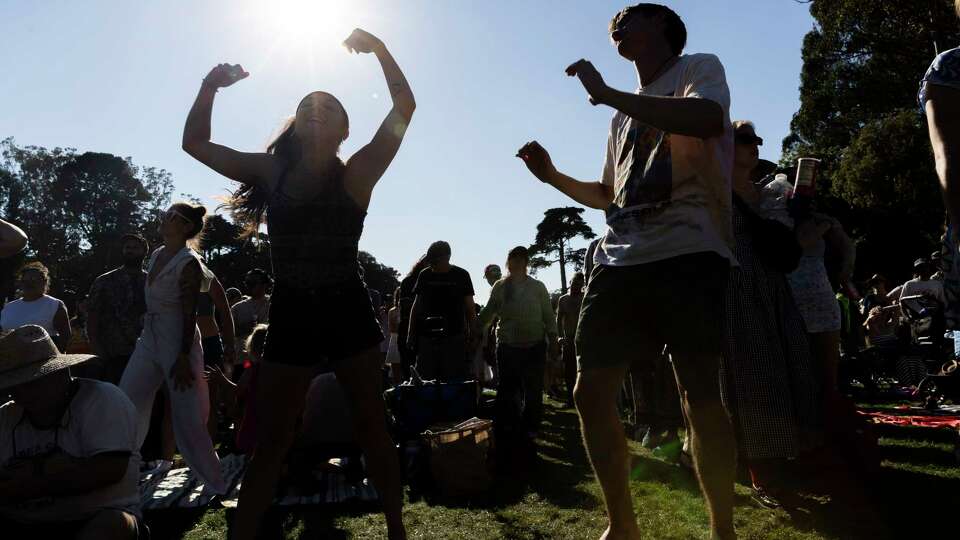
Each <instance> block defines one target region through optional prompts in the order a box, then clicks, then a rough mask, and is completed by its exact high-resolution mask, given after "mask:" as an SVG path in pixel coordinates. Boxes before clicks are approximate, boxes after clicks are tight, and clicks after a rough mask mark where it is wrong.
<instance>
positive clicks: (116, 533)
mask: <svg viewBox="0 0 960 540" xmlns="http://www.w3.org/2000/svg"><path fill="white" fill-rule="evenodd" d="M136 538H137V520H136V518H135V517H133V516H132V515H130V514H128V513H126V512H122V511H120V510H101V511H100V512H98V513H97V514H96V515H95V516H93V518H91V519H90V521H88V522H87V523H86V524H85V525H84V526H83V528H82V529H80V531H79V532H78V533H77V536H76V540H136Z"/></svg>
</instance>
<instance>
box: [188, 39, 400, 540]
mask: <svg viewBox="0 0 960 540" xmlns="http://www.w3.org/2000/svg"><path fill="white" fill-rule="evenodd" d="M344 45H346V47H347V48H348V49H349V50H352V51H354V52H359V53H373V54H375V55H376V57H377V59H378V60H379V61H380V65H381V67H382V68H383V73H384V76H385V77H386V80H387V85H388V87H389V89H390V95H391V97H392V99H393V108H392V109H391V110H390V112H389V114H387V117H386V119H385V120H384V121H383V123H382V124H381V126H380V129H379V130H378V131H377V133H376V134H375V135H374V137H373V140H372V141H370V143H368V144H367V145H366V146H364V147H363V148H361V149H360V150H359V151H357V153H355V154H354V155H353V156H351V157H350V159H348V160H347V161H346V162H345V163H344V162H343V161H341V159H340V157H339V156H338V151H339V149H340V144H341V143H342V142H343V141H344V140H345V139H346V138H347V135H348V118H347V114H346V111H345V110H344V108H343V106H342V105H341V104H340V102H339V101H338V100H337V99H336V98H335V97H333V96H332V95H330V94H328V93H326V92H312V93H310V94H308V95H307V96H306V97H304V98H303V100H302V101H301V102H300V104H299V106H298V107H297V111H296V115H295V116H294V117H293V118H292V119H291V120H290V121H289V123H288V124H287V125H286V127H285V129H283V131H282V132H281V134H280V135H279V136H278V137H277V139H276V140H275V141H273V143H271V144H270V145H269V146H268V148H267V152H266V153H244V152H237V151H235V150H232V149H230V148H227V147H224V146H221V145H218V144H215V143H213V142H210V117H211V113H212V109H213V99H214V95H215V94H216V92H217V89H219V88H223V87H226V86H230V85H231V84H233V83H234V82H236V81H237V80H239V79H242V78H245V77H246V76H247V75H248V74H247V73H246V72H244V71H243V70H242V68H240V66H230V65H227V64H221V65H219V66H217V67H215V68H213V70H212V71H210V73H209V74H208V75H207V77H206V78H205V79H204V80H203V84H202V85H201V87H200V92H199V94H198V95H197V99H196V101H195V102H194V104H193V108H192V109H191V110H190V114H189V116H188V117H187V123H186V127H185V128H184V133H183V148H184V150H185V151H186V152H187V153H189V154H190V155H191V156H193V157H194V158H196V159H197V160H199V161H201V162H202V163H204V164H206V165H207V166H209V167H210V168H212V169H214V170H215V171H217V172H219V173H220V174H223V175H224V176H226V177H228V178H230V179H232V180H236V181H238V182H242V183H243V185H242V186H240V188H239V189H237V191H236V192H235V193H234V195H233V198H232V200H231V203H230V205H231V207H232V209H233V212H234V216H235V217H238V218H240V219H244V220H246V221H247V222H248V223H249V226H250V228H249V230H250V231H251V232H252V231H255V230H256V228H257V227H259V225H260V222H261V219H262V218H263V216H264V213H265V214H266V222H267V228H268V231H269V234H270V248H271V249H270V251H271V258H272V264H273V273H274V277H275V287H274V295H273V297H272V299H271V307H270V330H269V331H268V334H267V341H266V345H265V351H264V359H263V364H262V365H261V367H260V375H259V377H260V380H259V383H258V385H257V396H256V400H257V410H258V414H259V415H260V417H261V418H263V419H264V421H263V422H258V426H261V427H262V429H259V428H258V442H257V446H256V450H255V451H254V455H253V458H252V460H251V462H250V466H249V469H248V470H247V473H246V475H245V477H244V482H243V488H242V490H241V493H240V503H239V508H240V511H238V512H237V520H236V522H235V523H234V527H233V530H234V534H235V537H236V538H254V537H255V536H256V534H257V533H258V527H259V525H260V523H261V521H262V517H263V514H264V512H265V511H266V510H267V508H268V507H269V506H270V502H271V501H272V499H273V496H274V492H275V491H276V486H277V479H278V475H279V473H280V469H281V465H282V463H283V459H284V456H285V455H286V452H287V449H288V448H289V447H290V444H291V443H292V441H293V437H294V431H295V427H296V424H297V419H298V418H299V415H300V412H301V411H302V409H303V405H304V398H305V395H306V392H307V388H308V386H309V384H310V381H311V380H312V379H313V376H314V375H315V374H317V373H318V372H323V371H331V370H332V371H334V372H335V373H336V376H337V379H338V380H339V381H340V383H341V384H342V385H343V388H344V391H345V393H346V395H347V398H348V400H349V402H350V405H351V412H352V415H353V419H354V423H355V426H356V432H357V438H358V442H359V443H360V445H361V446H362V448H363V450H364V453H365V454H366V457H367V464H368V467H369V473H370V477H371V479H372V480H373V482H374V484H375V486H376V487H377V489H378V491H379V493H380V496H381V498H382V500H383V505H384V514H385V516H386V521H387V528H388V533H389V537H390V538H392V539H398V538H405V537H406V533H405V531H404V528H403V521H402V518H401V506H402V492H401V487H400V467H399V463H398V460H397V454H396V451H395V449H394V443H393V441H392V440H391V439H390V435H389V433H388V432H387V424H386V415H385V410H384V404H383V397H382V389H381V377H380V369H381V366H382V364H383V356H382V355H381V353H380V348H379V344H380V342H381V341H382V340H383V334H382V332H381V330H380V326H379V323H378V322H377V318H376V314H375V313H374V310H373V307H372V306H371V303H370V297H369V295H368V293H367V288H366V285H365V284H364V282H363V279H362V278H361V276H360V268H359V263H358V262H357V251H358V248H357V244H358V242H359V240H360V234H361V232H362V230H363V221H364V218H365V217H366V214H367V207H368V206H369V205H370V198H371V195H372V193H373V187H374V186H375V185H376V183H377V181H378V180H379V179H380V177H381V176H383V173H384V172H385V171H386V170H387V167H388V166H389V165H390V162H391V161H393V158H394V156H395V155H396V153H397V150H399V148H400V143H401V141H402V140H403V136H404V133H405V132H406V129H407V126H408V124H409V122H410V119H411V117H412V116H413V111H414V108H415V106H416V105H415V103H414V99H413V94H412V93H411V91H410V87H409V86H408V85H407V81H406V79H405V78H404V76H403V73H402V72H401V71H400V68H399V67H398V66H397V64H396V62H395V61H394V59H393V57H392V56H391V55H390V53H389V52H387V49H386V47H385V46H384V44H383V42H381V41H380V40H379V39H377V38H376V37H374V36H373V35H371V34H369V33H367V32H365V31H363V30H359V29H357V30H354V31H353V33H352V34H351V35H350V37H348V38H347V40H346V41H345V42H344ZM303 336H314V338H315V339H314V340H313V343H312V345H313V346H312V347H311V348H310V349H309V350H306V349H305V348H304V347H303V345H302V343H303Z"/></svg>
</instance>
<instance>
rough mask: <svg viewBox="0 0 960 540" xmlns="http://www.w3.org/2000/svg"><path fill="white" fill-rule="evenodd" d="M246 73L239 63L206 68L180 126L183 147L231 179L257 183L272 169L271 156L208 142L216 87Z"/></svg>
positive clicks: (235, 80) (223, 86)
mask: <svg viewBox="0 0 960 540" xmlns="http://www.w3.org/2000/svg"><path fill="white" fill-rule="evenodd" d="M249 75H250V74H249V73H247V72H246V71H243V68H242V67H240V65H239V64H235V65H230V64H220V65H218V66H217V67H215V68H213V69H212V70H210V73H209V74H208V75H207V76H206V77H204V79H203V84H201V85H200V92H199V93H197V99H196V100H194V102H193V107H191V108H190V114H188V115H187V123H186V125H184V127H183V150H184V151H185V152H186V153H188V154H190V155H191V156H193V157H194V158H195V159H196V160H197V161H199V162H201V163H203V164H204V165H206V166H207V167H210V168H211V169H213V170H215V171H217V172H218V173H220V174H222V175H224V176H226V177H227V178H230V179H231V180H236V181H238V182H244V183H247V184H258V183H261V182H263V181H264V180H265V179H268V178H271V177H272V176H273V174H274V173H275V172H276V170H277V166H276V160H275V158H274V157H273V156H271V155H270V154H266V153H262V152H238V151H236V150H234V149H232V148H228V147H226V146H223V145H220V144H216V143H214V142H211V141H210V118H211V116H212V115H213V99H214V97H215V96H216V95H217V90H219V89H220V88H226V87H227V86H230V85H232V84H233V83H235V82H237V81H239V80H241V79H245V78H247V77H248V76H249Z"/></svg>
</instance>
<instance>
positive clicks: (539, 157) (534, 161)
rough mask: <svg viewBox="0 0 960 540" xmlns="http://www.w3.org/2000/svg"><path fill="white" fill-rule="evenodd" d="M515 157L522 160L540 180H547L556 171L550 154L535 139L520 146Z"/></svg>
mask: <svg viewBox="0 0 960 540" xmlns="http://www.w3.org/2000/svg"><path fill="white" fill-rule="evenodd" d="M517 157H518V158H520V159H522V160H523V164H524V165H526V166H527V168H528V169H530V172H532V173H533V175H534V176H536V177H537V178H538V179H539V180H540V181H541V182H548V181H549V180H550V177H551V176H552V175H553V174H554V173H556V172H557V169H556V168H555V167H554V166H553V162H552V161H551V160H550V154H549V153H547V151H546V150H545V149H544V148H543V147H542V146H540V143H538V142H537V141H530V142H528V143H527V144H525V145H523V146H522V147H520V150H518V151H517Z"/></svg>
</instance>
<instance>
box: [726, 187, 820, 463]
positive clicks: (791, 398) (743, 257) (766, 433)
mask: <svg viewBox="0 0 960 540" xmlns="http://www.w3.org/2000/svg"><path fill="white" fill-rule="evenodd" d="M733 229H734V236H735V238H736V248H735V252H734V255H735V256H736V258H737V260H738V261H739V262H740V267H739V268H734V269H732V270H731V272H730V281H729V284H728V286H727V325H728V326H727V339H728V349H727V351H725V355H724V358H723V363H722V366H721V394H722V396H723V399H724V404H725V405H726V406H727V409H728V410H729V411H730V414H731V416H732V417H733V421H734V426H735V428H736V431H737V439H738V445H739V447H740V449H741V451H743V452H745V454H746V455H745V457H747V458H748V459H754V460H755V459H772V458H789V457H795V456H797V455H798V454H799V453H800V451H801V450H805V449H807V448H808V446H809V445H810V444H812V443H813V442H814V441H815V437H816V434H817V433H818V431H819V426H820V425H821V417H820V414H819V413H818V407H817V404H818V403H819V402H820V397H819V392H820V390H819V387H818V385H817V382H816V378H815V377H814V374H813V359H812V354H811V352H810V346H809V343H808V342H807V331H806V328H805V327H804V324H803V320H802V319H801V317H800V312H799V311H798V310H797V306H796V304H795V303H794V300H793V296H792V294H791V291H790V287H789V285H788V284H787V280H786V278H785V276H784V275H783V274H782V273H780V272H777V271H776V270H773V269H772V268H770V267H769V266H768V265H767V264H766V263H765V262H763V261H762V260H761V259H760V258H758V257H757V254H756V252H755V251H754V245H753V236H752V234H751V231H750V229H749V221H748V219H747V216H745V215H744V213H743V212H742V211H741V209H740V208H738V207H737V206H736V205H735V206H734V213H733Z"/></svg>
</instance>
